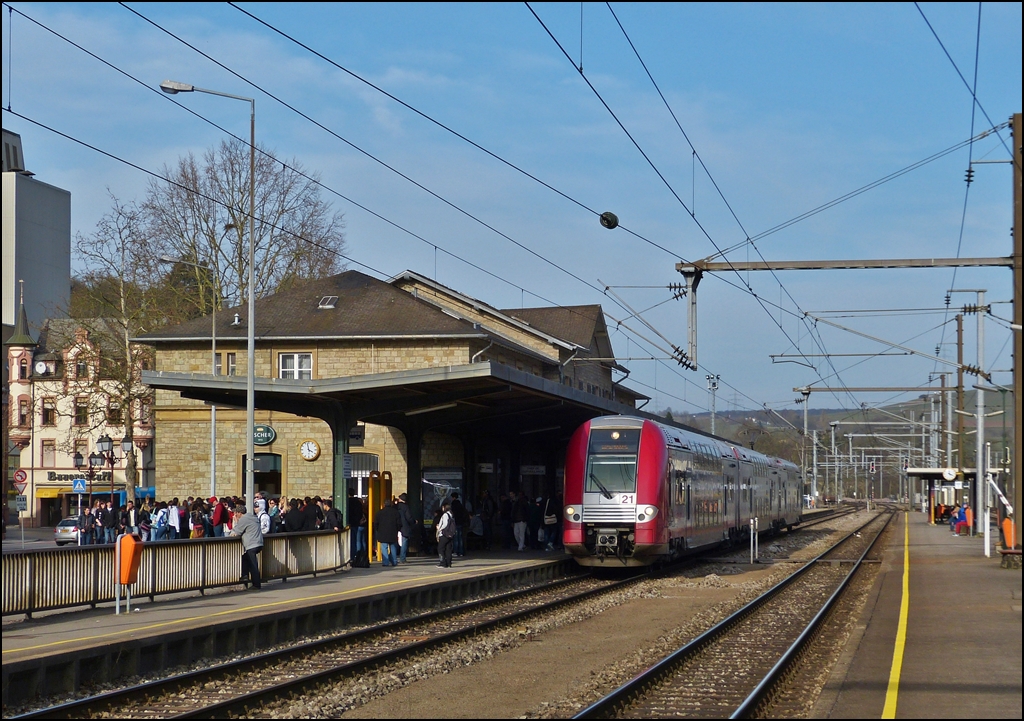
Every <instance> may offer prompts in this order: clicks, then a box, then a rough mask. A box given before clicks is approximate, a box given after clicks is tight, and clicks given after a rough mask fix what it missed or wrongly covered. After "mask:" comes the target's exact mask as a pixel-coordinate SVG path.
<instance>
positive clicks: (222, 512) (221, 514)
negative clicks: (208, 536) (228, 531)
mask: <svg viewBox="0 0 1024 721" xmlns="http://www.w3.org/2000/svg"><path fill="white" fill-rule="evenodd" d="M210 505H212V506H213V514H212V518H211V519H210V523H211V524H212V525H213V536H214V538H220V537H221V536H223V535H224V524H225V523H227V520H228V509H227V508H226V507H225V506H224V501H218V500H217V496H210Z"/></svg>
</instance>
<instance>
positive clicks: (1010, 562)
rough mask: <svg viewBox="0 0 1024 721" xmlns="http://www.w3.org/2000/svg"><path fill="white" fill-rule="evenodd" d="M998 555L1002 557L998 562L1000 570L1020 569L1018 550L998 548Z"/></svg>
mask: <svg viewBox="0 0 1024 721" xmlns="http://www.w3.org/2000/svg"><path fill="white" fill-rule="evenodd" d="M999 554H1000V555H1001V556H1002V557H1003V558H1002V560H1001V561H1000V562H999V567H1000V568H1020V549H1019V548H1006V549H1003V548H1000V549H999Z"/></svg>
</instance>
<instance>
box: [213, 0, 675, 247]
mask: <svg viewBox="0 0 1024 721" xmlns="http://www.w3.org/2000/svg"><path fill="white" fill-rule="evenodd" d="M228 5H230V6H231V7H233V8H235V9H236V10H238V12H240V13H242V14H243V15H245V16H247V17H249V18H252V19H253V20H255V21H256V22H258V23H259V24H260V25H262V26H264V27H265V28H267V29H268V30H271V31H272V32H275V33H277V34H278V35H280V36H281V37H283V38H285V39H286V40H288V41H289V42H292V43H294V44H295V45H297V46H299V47H300V48H302V49H303V50H305V51H307V52H309V53H311V54H313V55H315V56H316V57H318V58H320V59H321V60H323V61H324V62H325V63H328V64H329V65H331V66H332V67H335V68H337V69H338V70H341V71H342V72H343V73H346V74H347V75H349V76H351V77H352V78H354V79H355V80H358V81H359V82H361V83H363V84H364V85H367V86H368V87H370V88H373V89H374V90H376V91H377V92H378V93H380V94H381V95H384V96H385V97H387V98H390V99H391V100H393V101H394V102H396V103H398V104H399V105H401V106H402V107H404V108H406V109H408V110H410V111H412V112H413V113H415V114H416V115H419V116H420V117H421V118H423V119H424V120H426V121H428V122H430V123H433V124H434V125H436V126H437V127H439V128H441V129H442V130H445V131H446V132H448V133H451V134H452V135H454V136H455V137H457V138H459V139H460V140H463V141H465V142H467V143H469V144H470V145H472V146H473V147H474V148H476V149H477V150H479V151H481V152H483V153H485V154H487V155H489V156H490V157H491V158H494V159H495V160H497V161H498V162H499V163H502V164H503V165H506V166H507V167H509V168H511V169H512V170H514V171H516V172H517V173H521V174H522V175H524V176H526V177H527V178H529V179H530V180H532V181H534V182H536V183H539V184H540V185H543V186H544V187H545V188H547V189H548V190H550V191H552V192H553V193H556V194H557V195H559V196H561V197H562V198H564V199H565V200H568V201H569V202H570V203H573V204H574V205H576V206H578V207H580V208H582V209H583V210H586V211H587V212H588V213H592V214H593V215H596V216H600V215H601V211H599V210H595V209H594V208H591V207H590V206H588V205H587V204H585V203H583V202H582V201H580V200H578V199H576V198H574V197H572V196H571V195H569V194H568V193H566V192H564V191H562V190H559V189H558V188H556V187H555V186H553V185H551V184H550V183H548V182H547V181H545V180H542V179H541V178H539V177H537V176H536V175H534V174H533V173H531V172H529V171H528V170H525V169H523V168H521V167H519V166H518V165H516V164H515V163H513V162H512V161H510V160H506V159H505V158H503V157H501V156H500V155H498V154H497V153H495V152H494V151H492V150H490V149H488V148H486V147H484V146H483V145H481V144H480V143H478V142H476V141H475V140H473V139H472V138H470V137H468V136H466V135H464V134H462V133H460V132H459V131H458V130H455V129H454V128H452V127H451V126H449V125H447V124H445V123H442V122H441V121H440V120H438V119H436V118H434V117H432V116H431V115H429V114H427V113H425V112H423V111H422V110H420V109H419V108H417V107H415V106H413V105H410V104H409V103H407V102H406V101H404V100H402V99H401V98H399V97H398V96H396V95H394V94H392V93H390V92H388V91H387V90H385V89H384V88H382V87H380V86H379V85H377V84H375V83H373V82H371V81H370V80H367V79H366V78H364V77H363V76H362V75H359V74H358V73H356V72H355V71H353V70H350V69H349V68H346V67H345V66H344V65H342V64H340V63H339V62H337V61H336V60H333V59H331V58H329V57H327V56H326V55H324V54H323V53H321V52H320V51H319V50H316V49H315V48H313V47H311V46H310V45H307V44H306V43H304V42H302V41H301V40H299V39H298V38H296V37H294V36H292V35H289V34H288V33H286V32H284V31H283V30H281V29H280V28H278V27H276V26H275V25H272V24H271V23H269V22H267V21H266V20H263V19H262V18H260V17H258V16H256V15H254V14H253V13H251V12H249V11H248V10H245V9H244V8H241V7H239V6H238V5H237V4H236V3H233V2H228ZM618 227H619V228H621V229H622V230H623V231H625V232H626V233H629V234H630V235H632V236H634V237H636V238H637V239H639V240H642V241H643V242H645V243H648V244H650V245H652V246H653V247H655V248H657V249H658V250H662V251H664V252H666V253H668V254H669V255H671V256H673V257H679V254H678V253H674V252H673V251H671V250H669V249H668V248H666V247H665V246H663V245H660V244H658V243H655V242H654V241H653V240H651V239H650V238H646V237H644V236H643V235H640V234H639V233H637V232H636V231H633V230H630V229H629V228H627V227H626V226H624V225H622V224H619V226H618Z"/></svg>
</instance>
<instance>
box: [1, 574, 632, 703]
mask: <svg viewBox="0 0 1024 721" xmlns="http://www.w3.org/2000/svg"><path fill="white" fill-rule="evenodd" d="M649 577H650V576H649V574H637V575H634V576H631V577H629V578H626V579H619V580H607V579H595V578H592V577H589V576H582V577H574V578H571V579H563V580H559V581H555V582H552V583H549V584H545V585H543V586H541V587H532V588H529V589H522V590H518V591H513V592H510V593H506V594H502V595H501V596H495V597H492V598H488V599H483V600H478V601H472V602H469V603H465V604H460V605H458V606H453V607H451V608H448V609H443V610H439V611H432V612H428V613H425V614H421V615H418V616H415V617H412V618H408V619H402V620H399V621H392V622H390V623H386V624H382V625H378V626H375V627H372V628H368V629H364V630H360V631H355V632H350V633H346V634H341V635H338V636H333V637H330V638H326V639H321V640H317V641H312V642H308V643H304V644H301V645H298V646H294V647H290V648H286V649H281V650H277V651H271V652H268V653H264V654H259V655H256V656H251V657H248V658H245V659H240V660H237V661H232V662H228V663H223V664H218V665H216V666H213V667H210V668H207V669H201V670H198V671H191V672H188V673H184V674H180V675H176V676H171V677H168V678H166V679H160V680H156V681H150V682H147V683H143V684H139V685H136V686H131V687H128V688H123V689H118V690H116V691H109V692H106V693H101V694H98V695H95V696H89V697H85V698H81V699H76V700H75V701H72V702H68V703H64V704H60V705H56V706H50V707H47V708H43V709H38V710H36V711H33V712H31V713H26V714H22V715H20V716H11V717H9V718H23V719H29V718H50V719H52V718H75V719H77V718H147V719H155V718H225V717H228V716H237V715H240V714H245V713H247V712H250V711H255V710H257V709H259V708H261V707H262V706H263V705H264V704H266V703H269V702H270V701H273V700H277V699H280V698H283V697H287V696H289V695H291V694H299V693H304V692H308V691H309V690H310V689H313V688H315V687H317V686H318V685H320V684H323V683H328V682H331V681H336V680H338V679H341V678H345V677H349V676H353V675H356V674H359V673H363V672H366V671H368V670H370V669H373V668H375V667H378V666H381V665H383V664H390V663H394V662H396V661H398V660H400V659H405V658H409V657H412V656H415V655H417V654H419V653H422V652H425V651H429V650H431V649H434V648H437V647H439V646H443V645H444V644H447V643H451V642H453V641H458V640H460V639H463V638H466V637H468V636H472V635H475V634H479V633H483V632H486V631H490V630H493V629H495V628H497V627H500V626H506V625H508V624H513V623H517V622H521V621H523V620H525V619H526V618H528V617H530V616H534V615H537V614H541V613H544V612H547V611H552V610H555V609H558V608H560V607H563V606H566V605H569V604H573V603H579V602H581V601H585V600H588V599H590V598H593V597H596V596H599V595H603V594H606V593H610V592H612V591H615V590H618V589H621V588H623V587H625V586H628V585H631V584H634V583H637V582H639V581H641V580H643V579H645V578H649Z"/></svg>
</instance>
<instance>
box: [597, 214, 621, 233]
mask: <svg viewBox="0 0 1024 721" xmlns="http://www.w3.org/2000/svg"><path fill="white" fill-rule="evenodd" d="M601 225H603V226H604V227H605V228H607V229H608V230H614V229H615V228H617V227H619V216H617V215H615V213H610V212H604V213H601Z"/></svg>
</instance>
